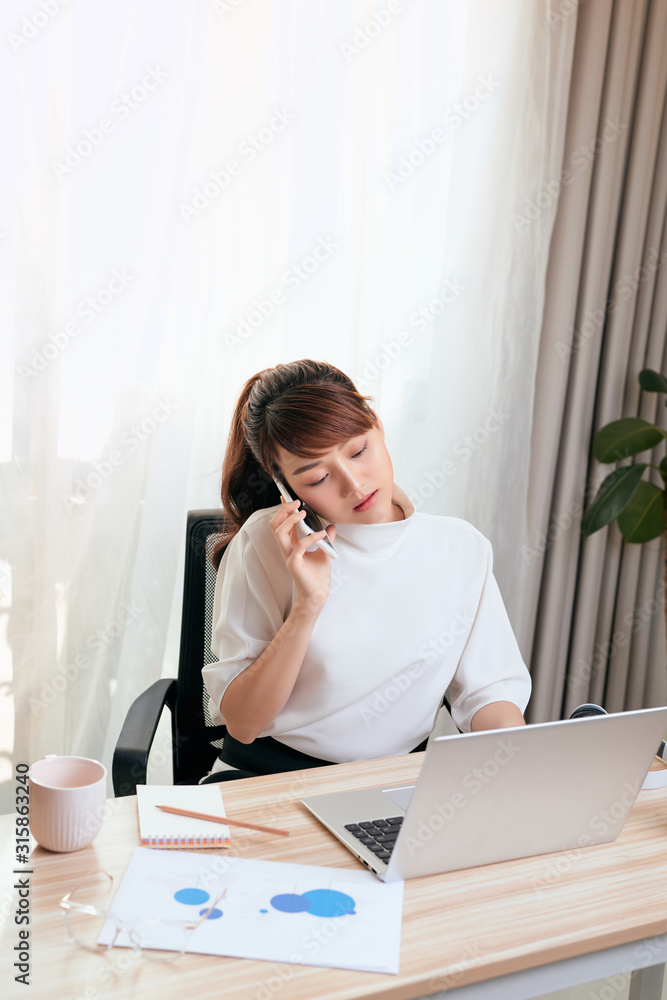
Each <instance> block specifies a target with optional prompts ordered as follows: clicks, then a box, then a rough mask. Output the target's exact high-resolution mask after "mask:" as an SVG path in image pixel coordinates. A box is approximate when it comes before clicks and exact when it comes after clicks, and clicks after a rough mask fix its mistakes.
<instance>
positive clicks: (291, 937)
mask: <svg viewBox="0 0 667 1000" xmlns="http://www.w3.org/2000/svg"><path fill="white" fill-rule="evenodd" d="M223 889H226V890H227V893H226V896H225V897H224V899H222V900H221V901H220V902H219V903H218V904H217V905H216V907H215V909H213V910H212V911H211V913H210V914H209V916H208V917H207V918H206V919H205V920H203V921H202V923H201V924H200V925H199V927H198V928H197V929H196V930H195V931H194V932H193V933H192V935H191V936H190V938H189V939H188V943H187V947H186V951H189V952H196V953H198V954H203V955H229V956H234V957H237V958H253V959H260V960H264V961H269V962H292V963H295V964H298V965H318V966H325V967H329V968H337V969H358V970H361V971H367V972H387V973H394V974H396V973H397V972H398V966H399V958H400V947H401V917H402V910H403V883H402V882H391V883H390V884H388V885H385V884H384V883H383V882H380V881H379V879H376V878H375V876H374V875H371V874H370V872H364V871H357V870H356V869H347V868H322V867H319V866H314V865H295V864H287V863H283V862H276V861H255V860H252V859H246V858H235V857H231V858H230V857H224V856H221V855H220V856H218V855H211V854H207V855H202V854H197V853H194V852H189V851H179V852H173V851H154V850H151V849H150V848H148V847H136V848H135V849H134V853H133V855H132V859H131V860H130V863H129V865H128V867H127V869H126V871H125V874H124V876H123V879H122V881H121V884H120V886H119V888H118V891H117V893H116V896H115V898H114V901H113V904H112V906H111V912H112V913H113V914H114V915H115V916H116V917H117V918H119V919H120V920H123V921H134V920H139V919H146V920H151V919H153V918H155V917H160V918H161V919H164V920H192V918H193V917H194V918H195V919H196V918H197V917H198V916H199V915H200V914H201V913H203V912H204V910H205V909H206V908H207V906H210V905H211V902H212V901H214V900H216V899H217V897H218V895H219V894H220V893H221V892H222V890H223ZM157 926H159V925H157ZM155 933H156V935H157V932H155ZM160 933H161V931H160ZM168 934H169V927H168V926H167V927H165V935H168ZM112 936H113V929H112V927H111V924H110V922H109V921H107V923H105V925H104V927H103V928H102V933H101V934H100V937H99V943H100V944H108V943H109V941H110V940H111V938H112ZM160 940H161V939H160V936H159V935H157V936H156V938H155V941H156V946H158V945H159V943H160ZM116 944H119V945H121V946H123V945H124V946H128V945H129V940H128V938H127V936H126V935H124V934H120V935H119V936H118V939H117V941H116ZM165 946H168V945H167V943H166V938H165Z"/></svg>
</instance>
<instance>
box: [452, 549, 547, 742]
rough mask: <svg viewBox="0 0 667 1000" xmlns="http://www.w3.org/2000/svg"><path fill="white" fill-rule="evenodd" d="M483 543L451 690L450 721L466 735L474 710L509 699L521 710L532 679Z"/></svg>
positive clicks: (489, 550) (490, 553) (523, 709)
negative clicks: (477, 585) (476, 590)
mask: <svg viewBox="0 0 667 1000" xmlns="http://www.w3.org/2000/svg"><path fill="white" fill-rule="evenodd" d="M484 542H485V566H484V574H483V578H482V581H481V584H482V585H481V591H480V597H479V602H478V606H477V611H476V614H475V618H474V622H473V625H472V628H471V630H470V635H469V637H468V641H467V643H466V646H465V648H464V650H463V655H462V656H461V659H460V660H459V663H458V666H457V668H456V672H455V674H454V677H453V678H452V681H451V683H450V686H449V695H450V703H451V710H452V718H453V720H454V722H455V723H456V725H457V726H458V727H459V729H461V730H462V731H463V732H470V723H471V722H472V718H473V716H474V715H475V713H476V712H478V711H479V709H480V708H483V707H484V706H485V705H489V704H491V702H494V701H511V702H513V703H514V704H515V705H517V706H518V708H519V709H520V711H521V712H522V713H523V712H524V711H525V708H526V705H527V704H528V699H529V698H530V692H531V679H530V674H529V673H528V669H527V667H526V665H525V663H524V662H523V658H522V656H521V652H520V650H519V646H518V643H517V641H516V638H515V636H514V632H513V631H512V626H511V624H510V620H509V617H508V615H507V611H506V610H505V605H504V604H503V599H502V597H501V595H500V590H499V588H498V583H497V582H496V578H495V576H494V575H493V568H492V564H493V555H492V550H491V543H490V542H489V541H488V540H487V539H484Z"/></svg>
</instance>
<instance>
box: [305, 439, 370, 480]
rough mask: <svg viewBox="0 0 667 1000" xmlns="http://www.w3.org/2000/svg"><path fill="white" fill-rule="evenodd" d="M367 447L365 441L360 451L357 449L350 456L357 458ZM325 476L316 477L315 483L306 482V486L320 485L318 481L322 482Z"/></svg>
mask: <svg viewBox="0 0 667 1000" xmlns="http://www.w3.org/2000/svg"><path fill="white" fill-rule="evenodd" d="M367 447H368V441H366V443H365V444H364V446H363V448H362V449H361V451H358V452H357V453H356V455H353V456H352V458H359V456H360V455H363V453H364V452H365V451H366V448H367ZM326 478H327V477H326V476H322V478H321V479H318V480H317V482H316V483H306V486H308V487H310V486H319V485H320V483H323V482H324V480H325V479H326Z"/></svg>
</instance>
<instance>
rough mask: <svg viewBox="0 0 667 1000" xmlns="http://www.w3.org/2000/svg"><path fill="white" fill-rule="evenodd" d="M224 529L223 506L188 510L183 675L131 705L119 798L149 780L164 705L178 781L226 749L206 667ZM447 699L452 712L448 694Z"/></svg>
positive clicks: (116, 758) (122, 738) (120, 758)
mask: <svg viewBox="0 0 667 1000" xmlns="http://www.w3.org/2000/svg"><path fill="white" fill-rule="evenodd" d="M223 529H224V521H223V512H222V511H221V510H191V511H189V512H188V518H187V529H186V544H185V574H184V585H183V614H182V620H181V649H180V655H179V660H178V677H177V678H175V679H174V678H170V677H167V678H163V679H161V680H159V681H155V683H154V684H151V686H150V687H149V688H147V689H146V691H144V692H143V694H140V695H139V697H138V698H136V699H135V701H134V702H133V703H132V705H130V708H129V711H128V713H127V716H126V718H125V722H124V723H123V728H122V729H121V731H120V735H119V737H118V742H117V743H116V749H115V750H114V755H113V764H112V772H111V773H112V778H113V787H114V792H115V794H116V797H117V798H119V797H121V796H123V795H135V794H136V787H137V785H145V784H146V773H147V769H148V756H149V754H150V750H151V746H152V744H153V739H154V737H155V731H156V729H157V726H158V722H159V721H160V716H161V715H162V711H163V709H164V708H168V709H169V710H170V712H171V742H172V761H173V775H174V778H173V780H174V784H190V785H194V784H197V782H198V781H199V780H200V778H202V777H203V776H204V775H205V774H206V773H207V772H208V771H210V769H211V767H212V765H213V762H214V761H215V759H216V757H217V756H218V753H219V752H220V749H221V748H222V744H223V740H224V738H225V735H226V732H227V730H226V729H225V727H224V726H218V725H215V724H214V723H213V722H212V721H211V716H210V713H209V710H208V692H207V690H206V688H205V687H204V681H203V678H202V672H201V671H202V667H203V666H204V665H205V664H207V663H213V662H214V661H215V656H214V654H213V653H212V652H211V627H212V621H213V598H214V595H215V582H216V575H217V574H216V571H215V569H214V568H213V564H212V562H211V559H210V554H211V553H212V550H213V548H214V546H215V544H216V542H217V541H218V539H219V538H220V535H221V532H222V531H223ZM443 704H444V705H445V707H446V708H447V710H448V711H449V710H450V709H449V702H448V701H447V699H446V698H443ZM219 776H220V778H221V780H223V781H228V780H234V779H236V778H246V777H253V776H254V774H253V773H252V772H250V771H242V770H240V769H239V770H235V769H231V768H230V769H229V770H223V771H221V772H219Z"/></svg>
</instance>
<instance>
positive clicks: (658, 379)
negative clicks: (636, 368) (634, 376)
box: [639, 368, 667, 392]
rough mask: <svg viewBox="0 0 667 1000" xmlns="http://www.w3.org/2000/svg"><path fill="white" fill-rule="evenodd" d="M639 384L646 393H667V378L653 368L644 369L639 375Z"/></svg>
mask: <svg viewBox="0 0 667 1000" xmlns="http://www.w3.org/2000/svg"><path fill="white" fill-rule="evenodd" d="M639 384H640V386H641V387H642V389H643V390H644V392H667V378H665V376H664V375H661V374H660V372H654V371H653V369H652V368H643V369H642V370H641V371H640V373H639Z"/></svg>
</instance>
